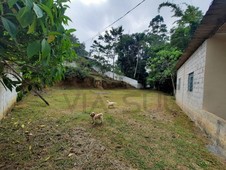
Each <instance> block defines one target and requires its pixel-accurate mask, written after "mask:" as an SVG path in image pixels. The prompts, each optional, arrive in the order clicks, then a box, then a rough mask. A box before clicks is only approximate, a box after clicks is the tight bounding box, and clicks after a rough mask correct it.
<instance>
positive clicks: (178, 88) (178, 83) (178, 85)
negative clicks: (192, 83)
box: [177, 78, 181, 90]
mask: <svg viewBox="0 0 226 170" xmlns="http://www.w3.org/2000/svg"><path fill="white" fill-rule="evenodd" d="M180 82H181V78H179V79H178V82H177V90H180Z"/></svg>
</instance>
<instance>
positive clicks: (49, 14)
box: [38, 4, 54, 25]
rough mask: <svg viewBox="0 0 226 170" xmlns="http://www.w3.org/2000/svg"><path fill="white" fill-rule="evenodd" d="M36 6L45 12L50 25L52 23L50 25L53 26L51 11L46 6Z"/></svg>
mask: <svg viewBox="0 0 226 170" xmlns="http://www.w3.org/2000/svg"><path fill="white" fill-rule="evenodd" d="M38 6H39V7H40V8H41V9H42V10H43V11H45V12H46V13H47V15H48V16H49V18H50V21H51V23H52V25H53V24H54V21H53V14H52V12H51V9H50V8H49V7H48V6H46V5H44V4H39V5H38Z"/></svg>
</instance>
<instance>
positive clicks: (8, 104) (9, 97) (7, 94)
mask: <svg viewBox="0 0 226 170" xmlns="http://www.w3.org/2000/svg"><path fill="white" fill-rule="evenodd" d="M9 77H11V76H10V75H9ZM16 98H17V93H16V91H15V88H14V89H13V90H12V92H11V91H10V90H9V89H7V90H6V89H5V88H4V86H3V85H2V84H1V83H0V120H1V119H2V118H3V117H4V115H5V114H6V113H7V112H8V111H9V110H10V109H11V108H12V106H13V105H14V103H15V102H16Z"/></svg>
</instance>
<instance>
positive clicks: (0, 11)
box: [0, 3, 3, 14]
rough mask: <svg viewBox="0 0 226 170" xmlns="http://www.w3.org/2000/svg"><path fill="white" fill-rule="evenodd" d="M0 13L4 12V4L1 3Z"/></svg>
mask: <svg viewBox="0 0 226 170" xmlns="http://www.w3.org/2000/svg"><path fill="white" fill-rule="evenodd" d="M0 13H1V14H2V13H3V5H2V4H1V3H0Z"/></svg>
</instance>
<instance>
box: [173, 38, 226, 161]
mask: <svg viewBox="0 0 226 170" xmlns="http://www.w3.org/2000/svg"><path fill="white" fill-rule="evenodd" d="M217 39H218V38H217V37H213V38H212V39H209V40H206V41H205V42H204V43H203V44H202V46H200V47H199V49H198V50H197V51H196V52H195V53H194V54H193V55H192V56H191V57H190V58H189V59H188V60H187V61H186V62H185V63H184V64H183V66H182V67H181V68H180V69H179V70H178V72H177V84H178V82H179V81H178V80H179V78H180V79H181V84H180V90H177V91H176V102H177V104H178V105H179V106H180V107H181V108H182V110H183V111H185V113H186V114H187V115H188V116H189V117H190V118H191V119H192V120H193V121H194V122H195V124H196V125H197V126H198V127H199V128H200V129H202V131H203V132H205V134H207V135H208V136H209V138H210V139H211V141H212V142H213V143H212V145H211V146H210V147H209V148H210V150H211V151H213V152H215V153H216V154H219V155H221V156H224V157H226V121H225V120H224V119H223V118H221V117H224V114H225V113H226V112H225V110H222V112H217V113H216V110H217V109H219V110H221V109H222V108H224V107H225V106H226V103H225V100H224V98H223V97H225V96H226V94H225V91H226V90H225V89H224V88H223V87H226V86H225V83H226V80H225V77H226V76H225V73H226V69H223V65H224V67H225V64H226V60H225V58H226V52H224V50H223V49H224V48H225V49H226V44H225V43H224V42H221V41H219V40H217ZM216 41H217V42H216ZM223 47H224V48H223ZM208 48H210V49H208ZM225 51H226V50H225ZM223 56H224V57H225V58H223ZM214 57H215V59H217V60H219V61H216V60H215V59H214ZM191 72H194V83H193V92H189V91H188V74H189V73H191ZM212 97H213V98H212ZM218 102H219V104H221V105H223V106H222V107H220V106H219V108H217V104H218ZM214 109H216V110H214ZM219 113H224V114H223V115H222V114H219ZM219 116H220V117H219Z"/></svg>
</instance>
